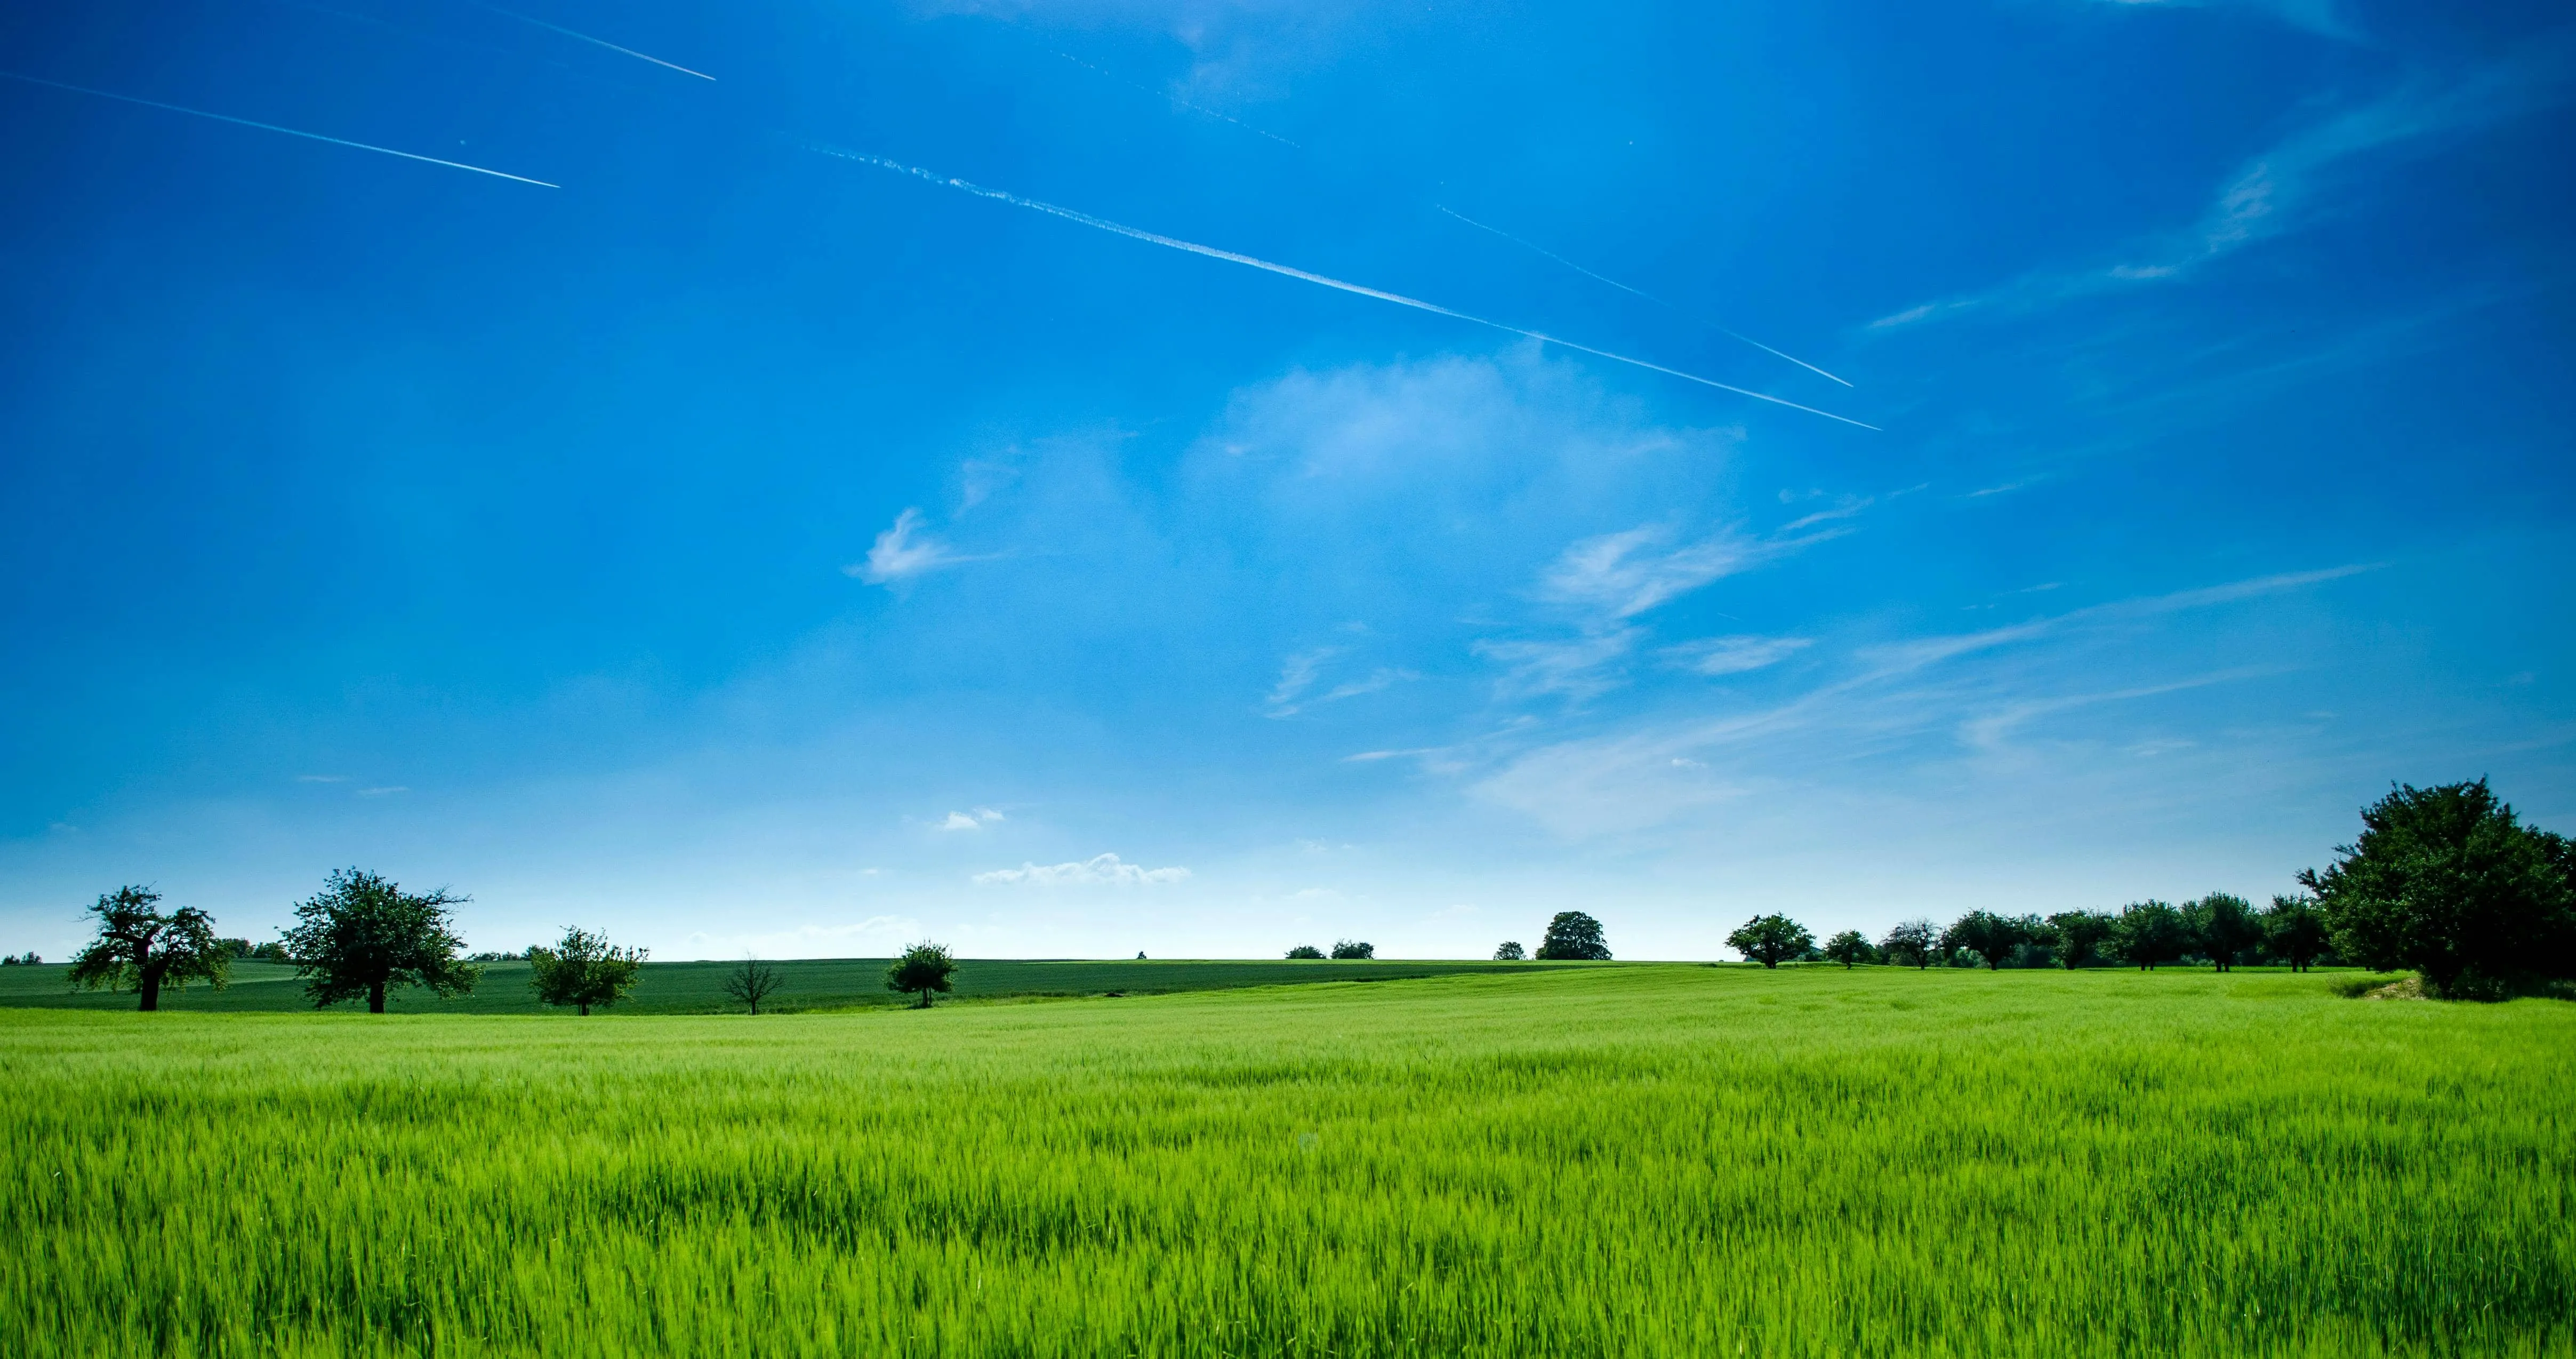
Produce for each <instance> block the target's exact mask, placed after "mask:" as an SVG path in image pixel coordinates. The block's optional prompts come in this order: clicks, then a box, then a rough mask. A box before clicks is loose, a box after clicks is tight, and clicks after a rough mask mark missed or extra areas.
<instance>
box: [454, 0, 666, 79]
mask: <svg viewBox="0 0 2576 1359" xmlns="http://www.w3.org/2000/svg"><path fill="white" fill-rule="evenodd" d="M465 3H467V4H469V5H472V6H474V7H475V8H476V9H488V10H490V11H492V12H493V13H494V14H498V15H500V16H501V17H503V18H505V19H516V20H518V21H519V22H520V23H523V24H535V25H536V26H537V27H539V28H542V29H545V30H547V31H548V32H553V33H561V34H562V35H564V36H565V37H567V38H579V39H581V40H582V41H583V42H586V43H593V44H596V45H598V46H601V47H605V48H607V49H608V50H609V51H611V52H623V53H625V54H626V55H628V56H630V57H633V58H635V59H636V60H638V61H649V62H651V63H653V64H654V65H656V66H668V67H670V68H671V69H672V70H674V71H677V72H679V73H680V74H682V75H693V76H696V77H697V78H698V79H700V80H713V79H715V77H714V76H711V75H708V74H707V73H706V72H704V71H692V70H690V69H689V68H688V67H686V66H682V65H680V64H679V63H678V62H675V61H664V60H662V59H661V58H660V57H648V56H646V55H644V54H643V53H641V52H638V51H636V50H635V49H634V48H632V47H620V46H618V45H617V44H615V43H613V42H610V41H608V40H607V39H605V38H594V37H592V36H590V35H589V34H587V33H575V32H574V31H572V30H571V29H569V28H566V27H564V26H563V25H561V24H550V23H547V22H546V21H545V20H543V19H532V18H529V17H528V16H527V15H525V14H521V13H520V12H518V11H517V10H514V9H503V8H501V7H500V6H499V5H490V4H485V3H484V0H465Z"/></svg>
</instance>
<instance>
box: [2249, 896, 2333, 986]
mask: <svg viewBox="0 0 2576 1359" xmlns="http://www.w3.org/2000/svg"><path fill="white" fill-rule="evenodd" d="M2262 919H2263V946H2264V947H2265V948H2268V949H2270V950H2271V951H2272V955H2273V956H2274V957H2276V958H2279V959H2281V960H2283V961H2285V962H2287V963H2288V964H2289V965H2290V970H2291V971H2293V972H2305V971H2307V970H2308V965H2309V964H2310V963H2312V962H2314V961H2316V959H2317V957H2318V956H2319V955H2321V954H2323V953H2324V952H2325V951H2326V922H2325V918H2324V917H2322V916H2320V915H2318V914H2317V905H2316V903H2315V902H2314V901H2312V900H2310V899H2308V898H2307V897H2304V896H2297V897H2285V896H2275V897H2273V898H2272V909H2270V910H2268V911H2265V912H2264V913H2263V917H2262Z"/></svg>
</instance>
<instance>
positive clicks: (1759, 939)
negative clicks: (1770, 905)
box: [1726, 915, 1816, 967]
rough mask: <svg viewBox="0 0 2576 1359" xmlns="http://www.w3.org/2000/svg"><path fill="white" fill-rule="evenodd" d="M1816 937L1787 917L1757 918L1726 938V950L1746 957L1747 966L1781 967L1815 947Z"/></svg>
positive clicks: (1758, 916)
mask: <svg viewBox="0 0 2576 1359" xmlns="http://www.w3.org/2000/svg"><path fill="white" fill-rule="evenodd" d="M1815 942H1816V936H1814V935H1812V934H1809V933H1807V927H1806V926H1804V925H1801V924H1799V923H1798V922H1797V921H1794V920H1791V919H1790V918H1789V917H1787V916H1785V915H1757V916H1755V917H1753V918H1752V919H1751V920H1747V921H1745V922H1744V924H1743V925H1742V926H1741V927H1739V928H1738V929H1737V930H1736V931H1735V933H1733V934H1730V935H1728V936H1726V946H1727V947H1728V948H1731V949H1733V950H1735V951H1736V952H1738V953H1741V954H1743V955H1744V960H1745V961H1746V962H1752V963H1760V964H1762V965H1763V966H1764V967H1778V966H1779V965H1780V964H1781V962H1782V961H1783V960H1784V959H1789V958H1795V957H1797V956H1798V955H1799V954H1801V953H1804V952H1806V951H1807V950H1808V949H1810V948H1812V947H1814V946H1815Z"/></svg>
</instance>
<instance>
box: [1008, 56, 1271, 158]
mask: <svg viewBox="0 0 2576 1359" xmlns="http://www.w3.org/2000/svg"><path fill="white" fill-rule="evenodd" d="M1048 50H1049V51H1054V49H1053V48H1049V49H1048ZM1055 55H1056V56H1058V57H1062V58H1063V59H1064V60H1066V61H1069V62H1072V63H1073V64H1074V65H1076V66H1079V67H1081V68H1082V69H1084V70H1086V71H1090V72H1093V73H1094V74H1097V75H1102V76H1106V77H1108V78H1109V79H1111V80H1115V81H1117V82H1118V83H1119V84H1121V85H1124V86H1126V87H1127V88H1129V89H1131V90H1134V91H1136V92H1137V93H1139V94H1150V95H1152V96H1154V97H1155V98H1157V99H1169V100H1171V101H1172V102H1173V103H1175V104H1178V105H1180V106H1181V107H1182V108H1185V109H1188V110H1189V111H1190V112H1192V113H1204V114H1206V115H1207V116H1209V117H1210V118H1216V119H1220V120H1222V121H1225V122H1229V123H1232V124H1234V125H1235V126H1236V127H1239V128H1242V129H1243V130H1244V131H1246V132H1250V133H1253V134H1255V135H1257V136H1263V137H1268V138H1269V139H1270V140H1272V141H1274V142H1277V143H1279V144H1280V145H1282V146H1295V147H1297V149H1298V150H1300V151H1303V150H1305V149H1306V148H1305V147H1303V146H1299V145H1298V144H1297V143H1295V142H1292V141H1290V140H1288V139H1287V138H1285V137H1282V136H1280V135H1279V134H1278V133H1276V132H1267V131H1264V130H1262V129H1260V128H1257V127H1254V126H1253V125H1252V124H1250V123H1247V122H1245V121H1243V120H1242V119H1240V118H1236V117H1233V116H1231V115H1228V114H1223V113H1219V112H1217V111H1216V110H1215V109H1210V108H1201V107H1199V106H1198V105H1196V104H1193V103H1191V102H1190V101H1188V100H1186V99H1183V98H1181V97H1180V96H1179V95H1177V94H1171V93H1168V92H1165V91H1162V90H1149V89H1147V88H1145V87H1144V86H1142V85H1139V84H1137V83H1136V82H1135V81H1132V80H1129V79H1128V78H1127V77H1125V76H1122V75H1120V74H1118V73H1117V72H1116V71H1110V70H1103V69H1102V68H1100V67H1098V66H1094V65H1092V64H1091V63H1090V62H1087V61H1084V60H1083V59H1082V58H1080V57H1077V56H1071V55H1068V54H1066V53H1063V52H1056V53H1055Z"/></svg>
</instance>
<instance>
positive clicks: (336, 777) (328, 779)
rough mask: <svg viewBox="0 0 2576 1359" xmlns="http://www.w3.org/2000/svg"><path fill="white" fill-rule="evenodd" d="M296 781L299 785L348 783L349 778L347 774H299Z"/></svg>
mask: <svg viewBox="0 0 2576 1359" xmlns="http://www.w3.org/2000/svg"><path fill="white" fill-rule="evenodd" d="M295 781H296V782H297V783H347V782H348V781H349V776H348V775H346V774H298V775H296V776H295Z"/></svg>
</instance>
